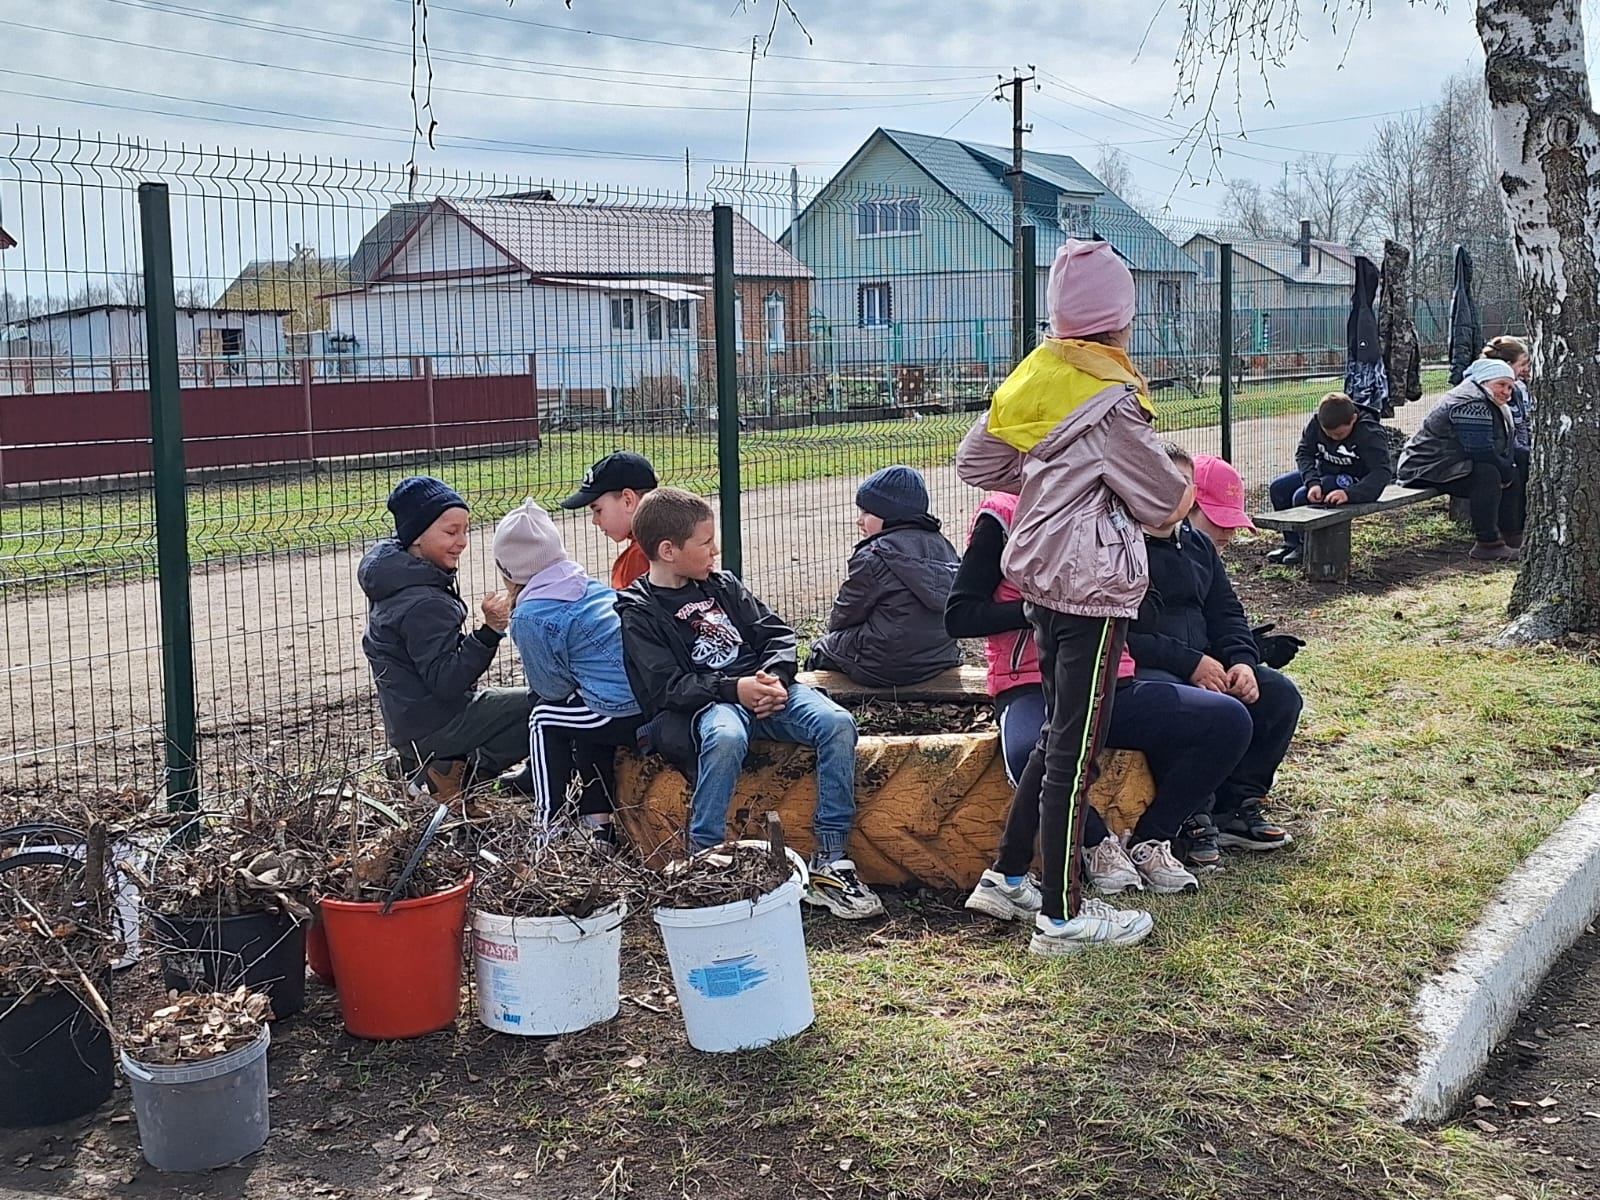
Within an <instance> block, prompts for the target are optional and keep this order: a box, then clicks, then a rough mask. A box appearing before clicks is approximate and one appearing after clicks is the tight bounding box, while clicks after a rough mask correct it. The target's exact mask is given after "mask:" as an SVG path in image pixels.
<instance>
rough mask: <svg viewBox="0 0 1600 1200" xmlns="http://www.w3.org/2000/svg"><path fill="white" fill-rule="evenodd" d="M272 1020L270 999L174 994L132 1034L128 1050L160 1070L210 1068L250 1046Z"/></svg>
mask: <svg viewBox="0 0 1600 1200" xmlns="http://www.w3.org/2000/svg"><path fill="white" fill-rule="evenodd" d="M271 1018H272V1004H271V1002H270V1001H269V1000H268V999H267V997H266V996H265V995H263V994H261V993H259V992H252V991H250V990H249V989H248V988H239V989H238V990H237V991H233V992H206V993H204V994H197V993H194V992H183V993H179V992H168V993H167V1003H166V1004H164V1005H162V1007H160V1008H158V1009H156V1010H155V1011H154V1012H153V1013H151V1014H150V1016H149V1017H148V1018H147V1019H146V1020H144V1021H143V1022H141V1023H140V1025H139V1027H138V1029H137V1030H135V1031H133V1032H130V1033H129V1034H128V1035H127V1037H126V1038H125V1040H124V1043H123V1047H124V1049H126V1050H127V1052H128V1056H129V1057H130V1058H132V1059H134V1060H135V1061H136V1062H142V1063H151V1064H154V1065H157V1066H174V1065H178V1064H182V1063H196V1062H205V1061H206V1060H208V1059H212V1058H220V1057H221V1056H222V1055H224V1054H228V1053H231V1052H232V1051H234V1050H238V1049H240V1048H241V1047H244V1046H248V1045H250V1043H252V1042H254V1041H255V1040H256V1039H257V1038H258V1037H260V1036H261V1029H262V1026H263V1025H264V1024H265V1023H266V1022H267V1021H269V1020H271Z"/></svg>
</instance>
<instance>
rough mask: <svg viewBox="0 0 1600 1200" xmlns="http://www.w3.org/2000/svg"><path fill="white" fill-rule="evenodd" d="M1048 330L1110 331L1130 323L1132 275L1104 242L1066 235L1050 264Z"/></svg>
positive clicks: (1074, 333)
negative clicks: (1053, 260) (1067, 237)
mask: <svg viewBox="0 0 1600 1200" xmlns="http://www.w3.org/2000/svg"><path fill="white" fill-rule="evenodd" d="M1047 298H1048V300H1049V304H1050V332H1051V333H1053V334H1054V335H1055V336H1056V337H1058V338H1076V337H1087V336H1088V335H1089V334H1091V333H1114V332H1116V331H1117V330H1119V329H1126V328H1127V327H1128V326H1129V325H1131V324H1133V308H1134V303H1133V276H1132V275H1130V274H1129V273H1128V268H1127V267H1126V266H1124V265H1123V262H1122V260H1121V259H1120V258H1118V257H1117V252H1116V251H1115V250H1113V249H1112V248H1111V244H1110V243H1109V242H1080V241H1078V240H1077V239H1076V238H1069V239H1068V240H1067V241H1066V242H1065V243H1064V244H1063V245H1062V247H1061V249H1059V250H1057V251H1056V260H1055V262H1053V263H1051V264H1050V286H1049V288H1048V290H1047Z"/></svg>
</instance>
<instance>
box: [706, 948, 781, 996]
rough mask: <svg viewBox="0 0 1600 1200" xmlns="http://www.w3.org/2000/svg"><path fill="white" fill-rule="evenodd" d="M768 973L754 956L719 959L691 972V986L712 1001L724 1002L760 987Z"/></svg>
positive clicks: (743, 955)
mask: <svg viewBox="0 0 1600 1200" xmlns="http://www.w3.org/2000/svg"><path fill="white" fill-rule="evenodd" d="M766 978H767V972H766V969H765V968H764V967H760V966H758V965H757V964H756V956H755V955H754V954H741V955H740V956H739V957H738V958H719V959H716V960H715V961H714V962H712V963H711V965H710V966H705V967H696V968H695V969H694V970H692V971H690V972H689V985H690V986H691V987H693V988H694V990H695V991H697V992H699V993H700V994H701V995H702V996H705V997H706V998H707V999H710V1000H722V999H726V998H727V997H729V996H737V995H739V994H740V993H741V992H748V991H749V990H750V989H751V988H754V987H760V986H761V984H762V983H763V982H765V981H766Z"/></svg>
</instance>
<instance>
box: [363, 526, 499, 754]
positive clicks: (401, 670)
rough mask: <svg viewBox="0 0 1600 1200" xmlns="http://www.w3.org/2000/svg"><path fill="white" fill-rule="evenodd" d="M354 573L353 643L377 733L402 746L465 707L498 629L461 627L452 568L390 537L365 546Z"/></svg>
mask: <svg viewBox="0 0 1600 1200" xmlns="http://www.w3.org/2000/svg"><path fill="white" fill-rule="evenodd" d="M356 580H357V581H358V582H359V583H360V584H361V590H362V591H363V592H365V593H366V595H367V629H366V633H365V634H363V635H362V638H361V649H362V650H364V651H365V652H366V655H367V662H368V663H369V664H370V665H371V667H372V678H373V679H374V680H375V681H376V683H377V685H378V708H379V710H380V711H381V712H382V713H383V729H384V733H385V734H386V735H387V736H388V738H389V744H390V745H391V746H395V747H404V746H409V745H410V744H411V743H413V742H417V741H420V740H422V739H423V738H425V737H427V736H428V735H429V734H431V733H437V732H438V731H439V730H441V729H443V728H444V727H445V726H446V725H448V724H449V723H450V722H451V721H452V720H454V719H455V718H456V717H458V716H460V715H461V713H462V712H464V711H465V710H466V707H467V702H468V701H469V700H471V699H472V695H473V693H474V692H475V691H476V690H477V684H478V680H479V679H480V678H482V676H483V673H484V672H485V671H487V670H488V669H489V664H490V663H491V662H493V661H494V652H495V650H496V649H497V648H498V647H499V645H500V641H501V638H502V635H501V634H499V633H496V632H495V631H494V630H492V629H489V628H487V627H483V628H480V629H478V630H477V632H475V633H473V634H471V635H465V634H463V633H462V632H461V625H462V622H464V621H465V620H466V619H467V606H466V603H465V601H463V600H462V599H461V593H460V592H459V591H457V590H456V574H455V572H454V571H445V570H443V569H441V568H439V567H436V566H434V565H433V564H432V563H431V562H429V561H428V560H427V559H424V558H418V557H417V556H416V555H414V554H411V553H409V552H408V551H407V550H406V548H405V547H404V546H402V545H401V544H400V543H399V542H398V541H397V540H395V539H394V538H388V539H385V540H384V541H381V542H379V543H378V544H377V545H376V546H374V547H373V548H372V549H371V550H368V551H367V553H366V556H365V557H363V558H362V560H361V566H360V567H359V568H357V570H356Z"/></svg>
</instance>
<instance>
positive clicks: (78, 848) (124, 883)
mask: <svg viewBox="0 0 1600 1200" xmlns="http://www.w3.org/2000/svg"><path fill="white" fill-rule="evenodd" d="M28 849H30V850H52V851H54V852H55V853H57V854H69V855H71V856H72V857H73V858H82V857H83V856H84V855H85V854H87V853H88V849H87V848H86V847H85V846H83V845H82V844H81V843H70V844H66V845H60V844H57V843H55V842H48V843H46V842H39V843H30V844H29V845H28ZM107 857H108V859H109V861H108V862H107V863H106V881H107V882H108V883H109V884H110V885H111V887H112V888H114V889H115V890H116V902H115V913H116V915H115V921H116V928H115V930H114V931H113V932H114V933H115V935H116V939H117V942H118V944H120V945H121V947H122V957H121V958H119V959H117V960H116V961H115V962H113V963H112V964H111V965H112V967H113V968H115V969H116V970H119V971H120V970H122V969H123V968H124V967H131V966H133V964H134V963H136V962H138V961H139V956H140V954H141V953H142V948H141V947H140V944H139V920H140V906H139V885H138V884H137V883H136V882H135V881H134V877H133V876H132V875H131V874H129V872H128V870H127V868H129V867H131V868H133V869H134V870H137V871H142V870H144V868H145V865H146V864H147V863H148V862H149V860H150V851H149V849H148V848H147V847H145V846H143V845H141V844H139V843H137V842H116V843H114V844H113V845H112V846H111V852H110V854H109V855H108V856H107Z"/></svg>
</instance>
